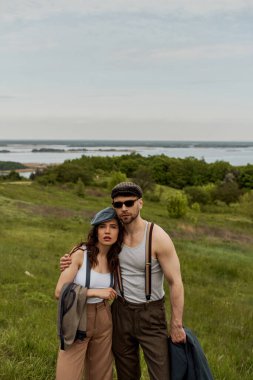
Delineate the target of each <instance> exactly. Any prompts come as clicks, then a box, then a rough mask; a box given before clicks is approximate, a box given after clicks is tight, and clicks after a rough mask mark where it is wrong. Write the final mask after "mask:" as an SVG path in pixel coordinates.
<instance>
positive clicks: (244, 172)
mask: <svg viewBox="0 0 253 380" xmlns="http://www.w3.org/2000/svg"><path fill="white" fill-rule="evenodd" d="M114 172H121V173H123V174H124V175H125V176H126V177H127V178H134V179H136V180H139V182H140V181H141V182H142V183H143V186H144V187H145V186H146V182H148V184H147V186H150V185H151V183H152V182H154V183H156V184H160V185H165V186H170V187H173V188H175V189H183V188H185V187H189V186H194V187H199V186H205V185H207V184H209V183H213V184H217V183H220V182H221V181H223V180H224V178H225V177H226V176H227V175H233V180H234V182H238V183H239V186H240V187H241V188H243V187H247V188H251V187H252V182H253V179H252V178H253V177H252V165H248V166H247V167H238V168H236V167H233V166H231V165H230V164H229V163H228V162H223V161H217V162H215V163H211V164H208V163H206V162H205V161H204V160H198V159H196V158H194V157H187V158H184V159H182V158H172V157H168V156H165V155H157V156H149V157H143V156H141V155H140V154H136V153H132V154H130V155H123V156H118V157H87V156H82V157H81V158H80V159H75V160H72V161H65V162H64V163H63V164H61V165H58V166H54V167H50V168H47V169H46V170H45V171H44V172H43V173H35V174H34V177H35V180H36V181H38V182H39V183H41V184H56V183H66V182H73V183H76V182H77V180H78V178H81V179H82V181H83V183H84V184H85V185H87V184H88V183H90V182H91V181H92V180H93V177H94V175H98V176H111V175H113V173H114ZM144 173H145V174H146V178H145V174H144ZM98 184H99V185H100V183H98Z"/></svg>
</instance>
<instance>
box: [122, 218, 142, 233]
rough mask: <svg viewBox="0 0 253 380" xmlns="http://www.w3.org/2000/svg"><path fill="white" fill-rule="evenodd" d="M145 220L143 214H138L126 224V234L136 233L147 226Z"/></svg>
mask: <svg viewBox="0 0 253 380" xmlns="http://www.w3.org/2000/svg"><path fill="white" fill-rule="evenodd" d="M145 223H146V222H145V220H144V219H142V217H141V216H138V217H137V218H136V219H134V220H133V221H132V222H131V223H129V224H124V229H125V233H126V235H135V234H137V233H139V232H140V231H142V230H143V228H144V226H145Z"/></svg>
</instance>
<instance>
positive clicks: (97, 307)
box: [56, 301, 113, 380]
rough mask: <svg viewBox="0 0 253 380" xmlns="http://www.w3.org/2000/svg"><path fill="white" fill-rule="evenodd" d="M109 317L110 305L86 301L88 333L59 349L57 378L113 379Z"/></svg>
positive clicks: (67, 379) (76, 379) (61, 379)
mask: <svg viewBox="0 0 253 380" xmlns="http://www.w3.org/2000/svg"><path fill="white" fill-rule="evenodd" d="M111 346H112V319H111V311H110V305H109V304H108V302H106V301H103V302H100V303H97V304H87V337H86V338H85V340H84V341H76V342H74V343H73V344H72V346H70V347H69V348H68V349H67V350H66V351H63V350H59V353H58V359H57V366H56V380H82V379H83V373H84V372H85V379H86V380H112V366H113V357H112V351H111Z"/></svg>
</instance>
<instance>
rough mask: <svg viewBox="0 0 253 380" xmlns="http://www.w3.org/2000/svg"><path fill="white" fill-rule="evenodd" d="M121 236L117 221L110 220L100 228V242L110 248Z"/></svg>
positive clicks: (100, 225)
mask: <svg viewBox="0 0 253 380" xmlns="http://www.w3.org/2000/svg"><path fill="white" fill-rule="evenodd" d="M118 235H119V225H118V222H117V220H116V219H112V220H108V221H107V222H103V223H101V224H99V226H98V242H99V243H100V244H103V245H107V246H110V245H112V244H114V243H115V242H116V241H117V239H118Z"/></svg>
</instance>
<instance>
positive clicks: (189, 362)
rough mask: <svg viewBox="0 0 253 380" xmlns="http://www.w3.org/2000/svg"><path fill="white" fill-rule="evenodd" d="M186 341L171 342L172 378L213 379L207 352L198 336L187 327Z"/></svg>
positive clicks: (178, 379)
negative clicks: (205, 352)
mask: <svg viewBox="0 0 253 380" xmlns="http://www.w3.org/2000/svg"><path fill="white" fill-rule="evenodd" d="M185 332H186V343H181V344H174V343H172V341H171V339H170V338H169V339H168V342H169V352H170V366H171V368H170V380H213V376H212V373H211V371H210V369H209V366H208V363H207V360H206V357H205V354H204V352H203V350H202V348H201V346H200V343H199V341H198V339H197V337H196V336H195V335H194V334H193V333H192V331H191V330H190V329H187V328H185Z"/></svg>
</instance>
